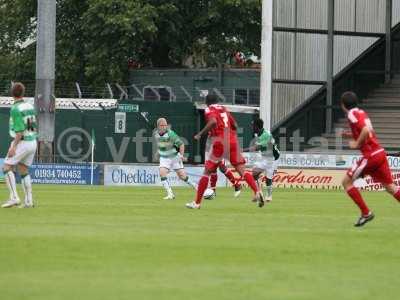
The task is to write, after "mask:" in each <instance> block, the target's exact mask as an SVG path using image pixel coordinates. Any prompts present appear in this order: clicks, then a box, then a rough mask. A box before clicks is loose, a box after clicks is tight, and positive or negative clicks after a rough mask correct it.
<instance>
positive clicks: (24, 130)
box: [2, 82, 37, 208]
mask: <svg viewBox="0 0 400 300" xmlns="http://www.w3.org/2000/svg"><path fill="white" fill-rule="evenodd" d="M24 93H25V87H24V85H23V84H22V83H19V82H17V83H14V84H13V85H12V87H11V95H12V97H13V98H14V104H13V106H12V107H11V110H10V136H11V138H12V139H13V141H12V142H11V145H10V148H9V149H8V153H7V157H6V159H5V160H4V166H3V171H4V177H5V180H6V183H7V187H8V190H9V192H10V197H9V199H8V200H7V201H6V202H5V203H4V204H3V205H2V207H3V208H10V207H14V206H18V205H19V204H20V202H21V201H20V199H19V196H18V193H17V187H16V180H15V174H14V169H15V167H16V168H17V170H18V173H19V174H20V175H21V183H22V188H23V190H24V193H25V199H24V203H23V204H22V205H21V206H20V207H23V208H32V207H33V199H32V182H31V176H30V175H29V166H31V165H32V163H33V159H34V157H35V153H36V148H37V142H36V138H37V123H36V116H35V108H34V107H33V105H32V104H30V103H28V102H25V101H24V99H23V97H24Z"/></svg>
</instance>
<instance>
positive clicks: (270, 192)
mask: <svg viewBox="0 0 400 300" xmlns="http://www.w3.org/2000/svg"><path fill="white" fill-rule="evenodd" d="M267 197H272V185H267Z"/></svg>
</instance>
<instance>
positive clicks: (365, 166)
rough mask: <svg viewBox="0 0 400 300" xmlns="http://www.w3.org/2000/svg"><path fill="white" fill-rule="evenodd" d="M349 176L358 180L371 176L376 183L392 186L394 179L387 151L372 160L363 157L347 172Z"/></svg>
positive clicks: (371, 158) (376, 155)
mask: <svg viewBox="0 0 400 300" xmlns="http://www.w3.org/2000/svg"><path fill="white" fill-rule="evenodd" d="M347 175H348V176H350V177H351V178H353V180H356V179H357V178H359V177H364V176H366V175H369V176H371V177H372V179H373V180H374V181H375V182H380V183H382V184H385V185H387V184H392V183H393V177H392V172H391V171H390V167H389V163H388V160H387V157H386V153H385V151H382V152H379V153H377V154H375V155H373V156H371V157H370V158H366V157H362V158H361V159H359V160H358V161H357V162H356V163H355V164H354V165H353V167H352V168H351V169H349V170H347Z"/></svg>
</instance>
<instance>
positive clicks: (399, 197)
mask: <svg viewBox="0 0 400 300" xmlns="http://www.w3.org/2000/svg"><path fill="white" fill-rule="evenodd" d="M393 197H395V198H396V200H397V201H399V202H400V188H399V189H398V190H397V192H396V193H395V194H394V195H393Z"/></svg>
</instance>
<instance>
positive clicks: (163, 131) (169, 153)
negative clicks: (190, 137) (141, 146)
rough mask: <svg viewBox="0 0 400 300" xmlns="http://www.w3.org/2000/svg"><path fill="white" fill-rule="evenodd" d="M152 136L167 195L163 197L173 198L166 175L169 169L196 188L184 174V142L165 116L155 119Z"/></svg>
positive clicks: (166, 198)
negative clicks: (156, 148)
mask: <svg viewBox="0 0 400 300" xmlns="http://www.w3.org/2000/svg"><path fill="white" fill-rule="evenodd" d="M154 137H155V139H156V142H157V147H158V155H159V157H160V178H161V183H162V185H163V187H164V188H165V191H166V192H167V196H166V197H164V199H165V200H172V199H175V195H174V193H173V191H172V189H171V185H170V183H169V181H168V177H167V176H168V173H169V172H170V171H171V170H174V171H175V172H176V174H177V175H178V177H179V178H180V179H181V180H183V181H184V182H185V183H186V184H188V185H189V186H191V187H192V188H194V189H197V185H196V184H195V183H194V182H192V181H191V180H190V179H189V176H187V175H186V172H185V169H184V167H183V162H185V161H186V160H187V159H186V157H184V154H185V144H184V143H183V142H182V140H181V139H180V137H179V136H178V135H177V134H176V133H175V132H174V131H173V130H171V129H170V128H169V126H168V122H167V120H166V119H165V118H160V119H158V120H157V130H156V132H155V135H154Z"/></svg>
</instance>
